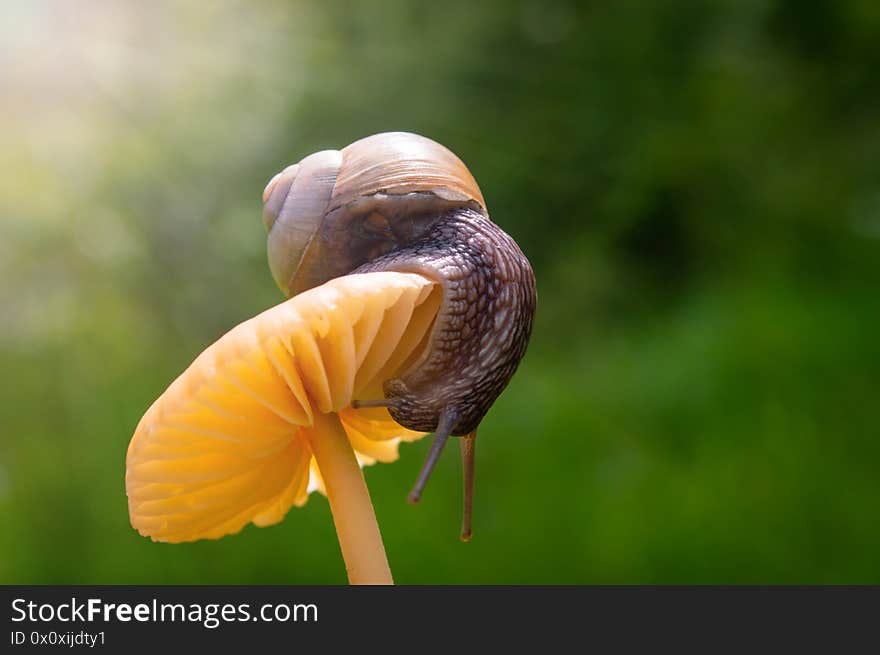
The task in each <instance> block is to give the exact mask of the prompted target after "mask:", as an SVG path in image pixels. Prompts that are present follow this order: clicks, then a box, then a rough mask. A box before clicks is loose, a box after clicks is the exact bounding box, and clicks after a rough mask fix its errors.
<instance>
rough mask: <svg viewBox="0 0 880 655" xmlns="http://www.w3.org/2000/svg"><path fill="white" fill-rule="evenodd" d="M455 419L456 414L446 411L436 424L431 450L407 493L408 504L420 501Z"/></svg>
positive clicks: (452, 411) (451, 410) (453, 411)
mask: <svg viewBox="0 0 880 655" xmlns="http://www.w3.org/2000/svg"><path fill="white" fill-rule="evenodd" d="M457 418H458V414H457V412H456V411H455V410H453V409H447V410H445V411H444V412H443V413H442V414H441V415H440V420H439V421H438V422H437V429H436V430H435V431H434V443H432V444H431V450H429V451H428V457H427V458H426V459H425V463H424V464H423V465H422V471H421V472H420V473H419V478H418V479H417V480H416V484H415V486H414V487H413V489H412V491H410V492H409V496H408V497H407V500H409V502H410V504H412V505H415V504H416V503H417V502H419V500H421V498H422V492H423V491H424V490H425V485H426V484H427V483H428V478H430V477H431V471H433V470H434V466H435V465H436V464H437V461H438V460H439V459H440V453H442V452H443V446H445V445H446V440H447V439H449V433H450V432H451V431H452V426H453V425H455V421H456V419H457Z"/></svg>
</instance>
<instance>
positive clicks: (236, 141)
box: [0, 0, 880, 584]
mask: <svg viewBox="0 0 880 655" xmlns="http://www.w3.org/2000/svg"><path fill="white" fill-rule="evenodd" d="M0 13H2V20H0V94H2V97H0V121H2V123H0V197H2V204H0V279H2V283H0V315H2V320H0V368H2V371H3V378H2V380H3V381H2V396H0V583H160V584H164V583H344V582H345V572H344V567H343V564H342V560H341V557H340V554H339V549H338V545H337V542H336V539H335V533H334V530H333V526H332V521H331V518H330V514H329V510H328V507H327V502H326V499H324V498H323V497H320V496H313V497H312V499H311V500H310V502H309V503H308V505H307V506H306V507H305V508H303V509H294V510H291V512H290V514H289V515H288V516H287V519H286V520H285V521H284V522H283V523H281V524H280V525H278V526H275V527H271V528H265V529H259V528H255V527H253V526H250V527H248V528H246V529H245V530H244V531H243V532H242V533H240V534H239V535H236V536H232V537H227V538H225V539H223V540H220V541H215V542H211V541H205V542H199V543H195V544H188V545H175V546H172V545H163V544H154V543H152V542H150V541H149V540H148V539H144V538H141V537H140V536H138V535H137V533H136V532H135V531H134V530H132V529H131V527H130V526H129V523H128V516H127V508H126V499H125V493H124V485H123V476H124V457H125V449H126V447H127V444H128V440H129V438H130V436H131V434H132V432H133V430H134V427H135V425H136V424H137V421H138V420H139V418H140V416H141V415H142V413H143V412H144V411H145V410H146V408H147V407H148V406H149V404H150V403H151V402H152V401H153V399H154V398H156V397H157V396H158V395H159V394H160V393H161V392H162V391H163V390H164V388H165V387H166V386H167V384H168V383H169V382H170V381H171V380H172V379H173V378H174V377H176V376H177V374H178V373H179V372H180V371H181V370H183V368H185V367H186V365H187V364H188V363H189V362H190V361H191V360H192V359H193V358H194V357H195V355H196V354H197V353H199V352H200V351H201V350H202V349H203V348H204V347H205V346H207V345H208V344H209V343H211V342H212V341H213V340H214V339H216V338H217V337H219V336H220V335H221V334H223V333H224V332H225V331H226V330H228V329H229V328H231V327H232V326H233V325H235V324H237V323H238V322H240V321H242V320H244V319H246V318H248V317H250V316H252V315H254V314H256V313H258V312H259V311H261V310H263V309H264V308H266V307H268V306H271V305H273V304H275V303H277V302H279V301H280V300H281V296H280V294H279V293H278V291H277V290H276V288H275V286H274V284H273V283H272V280H271V277H270V275H269V272H268V267H267V264H266V257H265V234H264V229H263V226H262V223H261V220H260V212H261V205H260V194H261V192H262V189H263V186H264V184H265V182H266V181H267V180H268V179H269V178H270V177H271V176H272V175H273V174H274V173H275V172H276V171H278V170H280V169H281V168H282V167H283V166H285V165H286V164H288V163H291V162H293V161H296V160H298V159H300V158H301V157H302V156H304V155H306V154H308V153H310V152H313V151H315V150H319V149H323V148H327V147H341V146H343V145H345V144H347V143H349V142H351V141H353V140H355V139H357V138H359V137H361V136H365V135H367V134H370V133H374V132H379V131H386V130H410V131H415V132H419V133H422V134H425V135H427V136H430V137H432V138H434V139H436V140H438V141H440V142H442V143H444V144H445V145H447V146H449V147H450V148H451V149H452V150H453V151H455V152H456V153H457V154H459V155H460V156H461V157H462V158H463V159H464V160H465V161H466V162H467V164H468V165H469V167H470V168H471V170H472V171H473V173H474V175H475V176H476V178H477V179H478V180H479V182H480V184H481V186H482V189H483V192H484V195H485V197H486V199H487V201H488V204H489V208H490V211H491V213H492V217H493V218H494V219H495V221H496V222H497V223H499V224H500V225H502V226H503V227H504V228H505V229H506V230H507V231H509V232H510V233H511V234H512V235H513V236H514V237H515V238H516V239H517V240H518V241H519V243H520V244H521V245H522V247H523V250H524V251H525V252H526V254H527V255H528V256H529V257H530V258H531V260H532V262H533V263H534V267H535V270H536V274H537V279H538V286H539V295H540V298H539V310H538V317H537V323H536V326H535V330H534V336H533V340H532V344H531V346H530V350H529V352H528V354H527V356H526V358H525V360H524V362H523V364H522V366H521V368H520V370H519V372H518V374H517V375H516V377H515V378H514V380H513V382H512V384H511V385H510V387H509V388H508V390H507V391H506V392H505V393H504V395H503V396H502V397H501V399H500V400H499V401H498V402H497V404H496V405H495V407H494V408H493V410H492V411H491V412H490V414H489V416H488V417H487V419H486V421H485V423H484V425H483V426H482V427H481V430H480V440H479V443H478V461H477V490H476V506H475V535H476V536H475V538H474V539H473V541H472V542H471V543H469V544H462V543H460V542H459V540H458V527H459V516H460V466H459V463H458V457H457V452H456V450H457V449H449V450H448V451H447V453H446V454H445V456H444V458H443V460H442V461H441V465H440V467H439V469H438V470H437V471H436V472H435V475H434V477H433V479H432V481H431V484H430V485H429V488H428V491H427V493H426V496H425V499H424V501H423V503H422V504H421V505H420V506H419V507H416V508H413V507H410V506H408V505H407V504H406V502H405V496H406V492H407V491H408V489H409V487H410V485H411V483H412V482H413V480H414V479H415V476H416V473H417V471H418V469H419V467H420V465H421V463H422V460H423V457H424V455H425V452H426V449H427V447H428V443H427V441H424V442H422V443H418V444H412V445H409V446H403V447H402V449H401V450H402V457H401V459H400V460H399V461H398V462H397V463H395V464H392V465H377V466H374V467H371V468H369V469H367V470H366V478H367V483H368V485H369V487H370V489H371V492H372V496H373V500H374V503H375V506H376V511H377V514H378V518H379V523H380V526H381V528H382V530H383V534H384V538H385V543H386V546H387V549H388V554H389V558H390V562H391V566H392V570H393V571H394V573H395V577H396V580H397V582H399V583H756V582H765V583H783V582H789V583H791V582H794V583H801V582H803V583H807V582H809V583H830V582H848V583H861V582H866V583H867V582H873V583H878V582H880V557H878V553H880V439H878V437H880V411H878V407H880V397H878V396H880V339H878V328H880V298H878V289H880V166H878V164H880V155H878V153H880V118H878V117H880V75H878V71H880V4H878V3H876V2H874V1H872V0H841V1H832V0H821V1H820V0H814V1H811V2H800V1H798V0H776V1H769V0H768V1H761V0H746V1H741V0H737V1H736V2H734V1H730V0H718V1H714V2H710V1H701V0H675V1H673V2H657V3H644V2H621V1H619V0H613V1H612V0H608V1H604V2H600V1H595V2H584V3H574V2H569V3H566V2H554V3H541V2H534V1H531V0H530V1H526V2H512V1H503V2H502V1H501V0H496V1H487V2H455V1H452V2H433V3H431V2H418V3H414V2H409V1H404V0H398V1H386V2H382V3H357V2H338V3H337V2H325V1H323V0H312V1H297V2H286V1H284V2H282V1H280V0H279V1H276V2H244V1H227V2H222V3H221V2H218V3H207V2H199V3H197V2H155V3H153V2H150V3H145V2H126V3H123V2H109V1H108V2H101V1H96V0H80V1H78V2H75V3H74V2H47V1H26V0H20V1H17V2H16V1H14V2H4V3H3V6H2V9H0Z"/></svg>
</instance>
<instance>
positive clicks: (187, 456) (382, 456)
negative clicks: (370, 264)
mask: <svg viewBox="0 0 880 655" xmlns="http://www.w3.org/2000/svg"><path fill="white" fill-rule="evenodd" d="M441 295H442V290H441V288H440V286H439V285H438V284H437V283H435V282H433V281H432V280H429V279H428V278H425V277H423V276H421V275H417V274H411V273H395V272H381V273H365V274H356V275H347V276H344V277H340V278H336V279H333V280H331V281H329V282H327V283H325V284H323V285H321V286H319V287H316V288H314V289H311V290H309V291H306V292H304V293H302V294H300V295H298V296H295V297H293V298H291V299H289V300H287V301H285V302H283V303H281V304H279V305H276V306H275V307H272V308H271V309H268V310H266V311H265V312H263V313H262V314H259V315H258V316H256V317H254V318H252V319H250V320H248V321H245V322H244V323H241V324H240V325H238V326H236V327H235V328H233V329H232V330H230V331H229V332H228V333H227V334H225V335H224V336H223V337H221V338H220V339H219V340H218V341H217V342H215V343H214V344H213V345H211V346H210V347H208V348H207V349H206V350H205V351H204V352H203V353H202V354H200V355H199V356H198V357H197V358H196V359H195V361H194V362H193V363H192V364H191V365H190V366H189V367H188V368H187V369H186V370H185V371H184V372H183V373H182V374H181V375H180V376H179V377H178V378H177V379H176V380H175V381H174V382H173V383H172V384H171V386H169V387H168V389H167V390H166V391H165V392H164V393H163V394H162V395H161V396H160V397H159V398H158V399H157V400H156V401H155V402H154V403H153V405H152V406H151V407H150V408H149V410H148V411H147V412H146V414H144V416H143V418H142V419H141V420H140V422H139V423H138V426H137V428H136V430H135V433H134V436H133V437H132V439H131V443H130V444H129V447H128V454H127V458H126V476H125V485H126V493H127V495H128V507H129V515H130V518H131V523H132V525H133V526H134V527H135V528H136V529H137V530H138V532H140V533H141V534H142V535H144V536H149V537H151V538H152V539H153V540H155V541H164V542H172V543H177V542H185V541H194V540H197V539H205V538H208V539H212V538H219V537H222V536H224V535H227V534H232V533H235V532H238V531H240V530H241V529H242V528H243V527H244V526H245V525H247V524H248V523H249V522H253V523H254V524H256V525H259V526H266V525H271V524H274V523H277V522H279V521H280V520H281V519H282V518H284V515H285V514H286V513H287V511H288V510H289V509H290V508H291V506H293V505H297V506H301V505H303V504H304V503H305V502H306V500H307V499H308V494H309V492H310V491H312V490H315V489H318V490H322V491H323V488H322V481H321V474H320V470H319V468H318V466H317V465H316V463H315V460H314V457H313V455H312V451H311V449H310V446H309V442H310V440H311V439H315V438H320V437H321V435H320V434H317V433H314V432H310V433H307V431H310V430H315V429H316V428H315V427H314V426H315V420H314V417H315V415H316V413H321V414H329V413H336V414H338V416H339V419H340V420H341V423H342V426H343V427H344V429H345V433H346V435H347V437H348V439H349V442H350V444H351V446H352V448H353V449H354V451H355V455H356V456H357V459H358V462H359V463H360V464H361V466H363V465H366V464H372V463H374V462H376V461H381V462H390V461H394V460H395V459H397V456H398V453H397V448H398V444H399V443H400V442H401V441H412V440H415V439H419V438H421V437H422V436H424V433H421V432H413V431H411V430H407V429H405V428H403V427H401V426H400V425H398V424H397V423H396V422H395V421H394V420H393V419H392V418H391V416H390V415H389V414H388V411H387V410H386V409H384V408H362V409H353V408H352V407H351V403H352V400H354V399H359V400H360V399H372V398H382V382H383V381H384V380H387V379H389V378H392V377H395V376H396V375H399V373H400V372H402V371H405V370H407V369H408V368H409V367H411V366H412V365H413V363H415V362H416V361H418V358H419V356H420V354H421V353H422V352H423V351H424V349H425V344H426V343H427V341H428V338H429V337H430V333H431V328H432V326H433V323H434V318H435V316H436V314H437V311H438V309H439V306H440V300H441Z"/></svg>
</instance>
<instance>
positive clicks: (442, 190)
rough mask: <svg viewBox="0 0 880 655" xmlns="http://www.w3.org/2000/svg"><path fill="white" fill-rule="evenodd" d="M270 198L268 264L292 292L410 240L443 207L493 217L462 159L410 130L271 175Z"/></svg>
mask: <svg viewBox="0 0 880 655" xmlns="http://www.w3.org/2000/svg"><path fill="white" fill-rule="evenodd" d="M263 202H264V207H263V222H264V223H265V225H266V229H267V230H268V232H269V236H268V251H269V267H270V269H271V271H272V276H273V277H274V278H275V281H276V283H277V284H278V286H279V287H280V288H281V290H282V291H283V292H284V293H285V294H287V295H288V296H293V295H295V294H297V293H299V292H301V291H304V290H306V289H309V288H311V287H314V286H317V285H319V284H322V283H323V282H326V281H327V280H330V279H332V278H334V277H338V276H340V275H345V274H346V273H348V272H350V271H351V270H353V269H354V268H356V267H357V266H359V265H361V264H363V263H366V262H367V261H370V260H372V259H375V258H376V257H378V256H380V255H383V254H385V253H386V252H389V251H390V250H392V249H394V248H395V247H398V246H401V245H405V244H406V243H408V242H410V241H411V240H412V239H413V238H415V237H417V236H418V235H420V234H421V233H423V232H424V230H425V229H427V228H428V227H429V226H430V225H431V224H433V222H434V221H436V220H437V218H438V217H439V216H440V215H441V214H442V213H443V212H444V211H448V210H450V209H454V208H458V207H470V208H472V209H475V210H477V211H479V212H481V213H482V214H484V215H485V214H486V208H485V202H484V201H483V195H482V193H481V192H480V188H479V186H477V183H476V181H475V180H474V178H473V176H472V175H471V173H470V171H468V169H467V167H466V166H465V165H464V164H463V163H462V161H461V160H460V159H459V158H458V157H456V156H455V155H454V154H453V153H452V152H451V151H450V150H448V149H447V148H445V147H443V146H442V145H440V144H439V143H437V142H435V141H432V140H431V139H428V138H426V137H423V136H419V135H418V134H411V133H408V132H386V133H383V134H374V135H372V136H368V137H366V138H364V139H360V140H359V141H355V142H354V143H352V144H351V145H349V146H346V147H345V148H343V149H342V150H324V151H321V152H317V153H314V154H312V155H309V156H308V157H306V158H305V159H303V160H302V161H301V162H299V163H298V164H294V165H293V166H289V167H287V168H286V169H284V170H283V171H282V172H281V173H279V174H278V175H276V176H275V177H273V178H272V180H271V181H270V182H269V184H268V185H267V186H266V190H265V191H264V192H263Z"/></svg>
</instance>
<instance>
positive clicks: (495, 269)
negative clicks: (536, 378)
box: [353, 209, 536, 435]
mask: <svg viewBox="0 0 880 655" xmlns="http://www.w3.org/2000/svg"><path fill="white" fill-rule="evenodd" d="M375 271H398V272H406V273H421V274H422V275H424V276H426V277H428V278H431V279H434V280H437V281H438V282H440V283H441V285H442V287H443V299H442V301H441V305H440V310H439V312H438V315H437V319H436V323H435V325H434V329H433V332H432V333H431V337H430V345H429V347H428V348H427V349H426V350H425V352H424V354H423V355H422V357H421V359H420V360H419V361H417V362H415V363H414V364H413V366H412V367H411V368H410V369H409V370H408V371H407V372H406V373H404V374H403V375H402V376H401V377H399V378H394V379H392V380H388V381H387V382H385V384H384V391H385V396H386V397H387V398H388V399H390V400H393V401H394V403H393V404H392V405H391V406H390V407H389V411H390V412H391V416H392V417H393V418H394V420H395V421H397V422H398V423H400V424H401V425H403V426H404V427H406V428H409V429H410V430H419V431H423V432H432V431H434V430H435V429H436V428H437V423H438V419H439V417H440V415H441V414H442V413H443V412H444V411H448V410H450V409H451V410H452V411H453V412H454V416H455V418H454V422H453V424H452V429H451V431H450V433H451V434H453V435H463V434H467V433H469V432H472V431H474V430H476V428H477V426H478V425H479V423H480V421H481V420H482V418H483V416H485V414H486V412H488V411H489V408H490V407H491V406H492V403H493V402H495V399H496V398H497V397H498V395H499V394H500V393H501V392H502V391H503V390H504V387H506V386H507V383H508V382H509V381H510V378H511V377H512V376H513V373H514V372H515V371H516V368H517V366H518V365H519V362H520V360H521V359H522V356H523V355H524V354H525V350H526V345H527V344H528V340H529V336H530V334H531V331H532V322H533V319H534V315H535V305H536V291H535V277H534V273H533V272H532V267H531V265H530V264H529V261H528V259H526V257H525V255H524V254H523V253H522V251H521V250H520V248H519V246H517V244H516V242H515V241H514V240H513V239H512V238H511V237H510V236H508V235H507V234H506V233H505V232H503V231H502V230H501V229H500V228H499V227H498V226H497V225H495V224H494V223H493V222H492V221H490V220H489V219H488V218H486V217H485V216H483V215H482V214H481V213H479V212H477V211H474V210H472V209H456V210H451V211H449V212H447V213H445V214H443V215H442V216H440V217H439V218H438V220H437V221H436V222H434V223H433V224H432V226H431V227H430V228H429V229H428V230H427V231H426V232H425V233H424V234H423V235H422V236H421V237H419V238H417V239H416V240H415V241H414V242H413V243H411V244H409V245H408V246H406V247H403V248H400V249H398V250H393V251H391V252H389V253H387V254H385V255H383V256H381V257H379V258H378V259H375V260H373V261H371V262H369V263H367V264H364V265H363V266H360V267H359V268H357V269H355V270H354V271H353V272H354V273H367V272H375Z"/></svg>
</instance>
